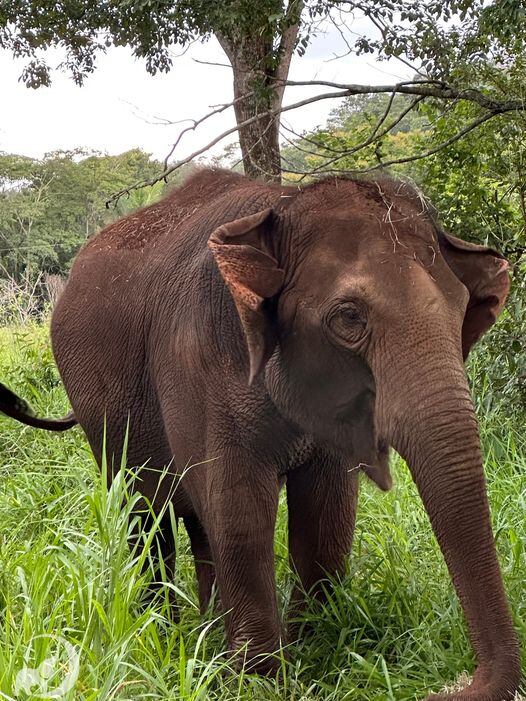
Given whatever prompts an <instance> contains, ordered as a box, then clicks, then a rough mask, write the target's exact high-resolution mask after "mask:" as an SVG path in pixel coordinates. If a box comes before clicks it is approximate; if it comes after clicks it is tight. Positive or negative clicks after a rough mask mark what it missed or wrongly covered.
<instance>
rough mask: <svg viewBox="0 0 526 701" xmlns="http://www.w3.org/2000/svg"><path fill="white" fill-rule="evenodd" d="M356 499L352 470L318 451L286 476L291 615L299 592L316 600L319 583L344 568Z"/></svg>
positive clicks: (299, 599) (298, 604) (295, 611)
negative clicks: (294, 577) (293, 579)
mask: <svg viewBox="0 0 526 701" xmlns="http://www.w3.org/2000/svg"><path fill="white" fill-rule="evenodd" d="M357 498H358V474H357V470H352V466H351V465H350V464H349V465H347V464H346V463H344V462H343V461H342V460H341V459H340V458H336V457H334V456H332V455H330V454H328V453H326V452H324V451H321V450H319V451H317V452H316V454H315V455H314V456H313V458H312V459H311V460H310V461H309V462H308V463H307V464H305V465H303V466H302V467H299V468H297V469H295V470H293V471H291V472H290V473H289V474H288V476H287V503H288V510H289V551H290V560H291V565H292V567H293V569H294V570H295V571H296V572H297V574H298V575H299V578H300V581H301V587H299V586H296V587H295V590H294V592H293V595H292V612H291V613H292V616H294V615H297V614H298V613H300V611H301V609H302V608H303V607H304V603H305V602H304V593H305V592H306V593H308V594H310V595H313V596H320V595H321V592H322V588H321V586H320V582H321V581H322V580H323V579H324V578H326V577H327V575H331V574H337V573H342V572H343V571H344V570H345V563H346V557H347V556H348V554H349V553H350V551H351V545H352V539H353V534H354V524H355V519H356V504H357Z"/></svg>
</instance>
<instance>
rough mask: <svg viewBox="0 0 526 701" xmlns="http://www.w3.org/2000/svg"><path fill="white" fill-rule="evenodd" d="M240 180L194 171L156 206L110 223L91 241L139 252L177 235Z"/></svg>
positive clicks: (209, 171) (211, 171)
mask: <svg viewBox="0 0 526 701" xmlns="http://www.w3.org/2000/svg"><path fill="white" fill-rule="evenodd" d="M243 182H244V179H243V177H242V176H240V175H239V174H238V173H232V172H230V171H223V170H219V169H217V170H216V169H206V170H200V171H197V173H195V174H194V175H192V176H190V177H189V178H188V180H186V181H185V182H184V183H183V184H182V185H180V186H179V187H176V188H175V189H174V190H172V191H171V192H170V193H169V194H168V195H166V197H164V198H163V199H162V200H160V202H156V203H155V204H153V205H150V206H148V207H145V208H144V209H140V210H138V211H137V212H134V213H133V214H130V215H128V216H127V217H124V218H123V219H119V220H118V221H116V222H113V223H112V224H110V225H109V226H107V227H106V228H105V229H103V230H102V231H101V232H100V233H99V234H98V235H97V236H96V237H94V239H93V240H94V241H96V242H97V244H99V245H100V244H103V245H106V246H110V247H111V248H117V249H122V248H125V249H139V248H145V247H146V246H148V245H150V244H152V243H153V242H154V241H155V240H156V239H157V238H158V237H159V236H160V235H161V234H164V233H166V232H167V231H171V232H172V233H173V234H174V235H177V233H178V231H180V230H181V227H182V224H183V223H184V222H185V221H186V220H188V219H190V218H191V217H193V216H194V215H196V214H197V213H198V212H199V211H200V210H201V209H202V207H203V206H204V205H208V204H210V203H211V202H212V201H213V200H214V199H217V198H218V197H220V196H221V195H222V194H224V192H225V191H226V190H228V189H231V188H232V187H235V186H236V185H242V184H243Z"/></svg>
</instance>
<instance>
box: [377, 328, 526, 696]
mask: <svg viewBox="0 0 526 701" xmlns="http://www.w3.org/2000/svg"><path fill="white" fill-rule="evenodd" d="M441 336H442V337H441V339H440V341H438V344H439V348H440V350H441V351H443V353H441V354H440V355H441V357H440V358H437V357H435V358H434V359H433V361H430V362H429V361H428V362H425V360H424V361H422V360H420V362H417V361H416V360H415V358H414V355H413V357H412V359H411V363H407V364H406V367H405V369H404V370H400V367H398V372H397V373H396V378H395V379H394V381H392V382H390V383H389V382H387V384H386V383H384V385H385V386H388V388H389V389H388V390H387V393H388V395H389V396H386V394H385V393H384V395H383V396H380V397H379V405H378V409H379V420H380V423H381V424H383V425H384V427H385V435H386V437H387V438H388V440H389V442H390V443H391V445H393V447H394V448H395V449H396V450H397V451H398V452H399V453H400V454H401V455H402V457H403V458H404V459H405V460H406V461H407V463H408V465H409V468H410V470H411V473H412V476H413V479H414V481H415V483H416V485H417V487H418V490H419V492H420V495H421V497H422V500H423V502H424V505H425V508H426V510H427V512H428V514H429V518H430V520H431V524H432V527H433V530H434V532H435V535H436V537H437V540H438V542H439V545H440V548H441V550H442V553H443V555H444V558H445V560H446V563H447V566H448V569H449V572H450V574H451V577H452V579H453V583H454V585H455V589H456V591H457V594H458V596H459V598H460V601H461V604H462V607H463V610H464V613H465V616H466V619H467V623H468V627H469V633H470V638H471V641H472V644H473V647H474V649H475V652H476V654H477V658H478V662H479V667H478V670H477V672H476V673H475V677H474V680H473V685H472V691H473V692H475V691H476V692H477V695H476V696H474V697H473V698H480V699H484V700H485V701H502V699H503V698H508V697H509V696H512V695H513V692H514V691H515V690H516V688H517V686H518V683H519V678H520V661H519V648H518V643H517V639H516V636H515V633H514V630H513V626H512V622H511V616H510V613H509V609H508V606H507V603H506V598H505V594H504V588H503V584H502V578H501V574H500V569H499V565H498V561H497V556H496V550H495V544H494V540H493V535H492V531H491V522H490V512H489V505H488V500H487V495H486V484H485V478H484V473H483V467H482V457H481V450H480V440H479V435H478V427H477V420H476V417H475V412H474V408H473V404H472V401H471V397H470V392H469V388H468V386H467V382H466V378H465V373H464V368H463V366H462V360H461V355H460V346H459V344H455V343H451V344H450V347H449V348H447V346H448V345H449V344H447V343H446V342H445V341H444V336H443V335H441ZM415 346H416V347H417V348H418V344H415ZM437 355H438V354H437ZM394 362H395V361H394V359H392V362H391V363H390V365H391V370H392V369H393V367H394V366H393V363H394ZM391 376H392V374H391ZM386 407H389V408H390V411H389V412H387V410H386V409H384V408H386ZM393 407H394V412H393ZM388 414H389V415H388ZM503 692H504V695H503ZM478 694H480V696H479V695H478ZM506 694H508V695H506ZM470 698H471V696H470Z"/></svg>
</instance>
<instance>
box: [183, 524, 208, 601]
mask: <svg viewBox="0 0 526 701" xmlns="http://www.w3.org/2000/svg"><path fill="white" fill-rule="evenodd" d="M184 525H185V526H186V530H187V532H188V537H189V538H190V546H191V548H192V554H193V556H194V563H195V573H196V576H197V591H198V594H199V609H200V611H201V613H205V611H206V610H207V608H208V605H209V604H210V599H211V597H212V589H213V586H214V582H215V578H216V573H215V567H214V562H213V559H212V551H211V550H210V544H209V542H208V537H207V535H206V533H205V530H204V528H203V526H202V524H201V522H200V521H199V519H198V517H197V516H196V515H195V514H194V515H192V516H187V517H185V519H184Z"/></svg>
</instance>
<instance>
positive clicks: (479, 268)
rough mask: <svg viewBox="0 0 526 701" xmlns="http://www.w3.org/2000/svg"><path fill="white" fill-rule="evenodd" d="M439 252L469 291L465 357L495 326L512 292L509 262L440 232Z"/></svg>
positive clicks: (465, 319) (465, 325) (464, 331)
mask: <svg viewBox="0 0 526 701" xmlns="http://www.w3.org/2000/svg"><path fill="white" fill-rule="evenodd" d="M439 243H440V250H441V251H442V255H443V256H444V258H445V259H446V261H447V263H448V265H449V267H450V268H451V270H452V271H453V272H454V273H455V275H456V276H457V277H458V279H459V280H460V282H462V283H463V285H465V287H467V289H468V292H469V302H468V306H467V309H466V316H465V318H464V324H463V326H462V353H463V355H464V360H465V359H466V358H467V356H468V353H469V351H470V350H471V347H472V346H473V344H474V343H476V341H478V339H479V338H480V337H481V336H482V334H483V333H484V332H485V331H487V330H488V329H489V327H490V326H491V325H492V324H494V323H495V321H496V319H497V317H498V315H499V314H500V312H501V311H502V308H503V307H504V304H505V302H506V297H507V296H508V292H509V289H510V278H509V273H508V268H509V265H508V261H507V260H506V259H505V258H504V256H503V255H502V254H501V253H498V252H497V251H495V250H493V249H492V248H486V247H485V246H478V245H477V244H474V243H468V242H467V241H462V240H461V239H457V238H455V237H454V236H450V235H449V234H445V233H443V232H440V236H439Z"/></svg>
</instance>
